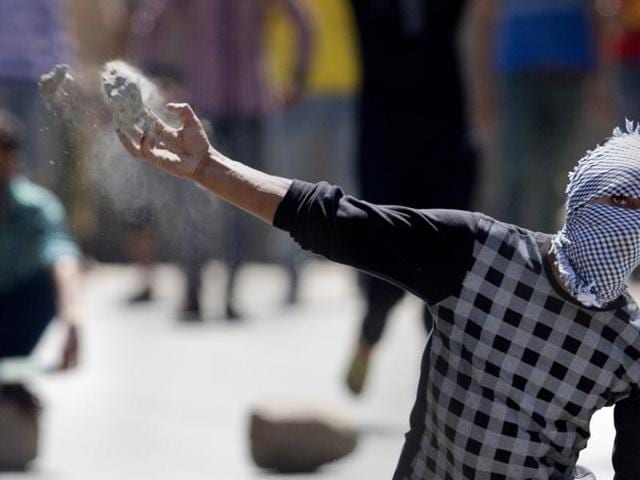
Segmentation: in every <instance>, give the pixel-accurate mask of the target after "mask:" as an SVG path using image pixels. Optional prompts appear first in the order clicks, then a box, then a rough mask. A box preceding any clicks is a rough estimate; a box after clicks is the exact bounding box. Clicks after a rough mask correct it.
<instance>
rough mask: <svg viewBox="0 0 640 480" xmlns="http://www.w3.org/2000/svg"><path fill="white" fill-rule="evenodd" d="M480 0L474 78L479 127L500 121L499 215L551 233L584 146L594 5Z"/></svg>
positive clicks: (588, 0) (595, 45)
mask: <svg viewBox="0 0 640 480" xmlns="http://www.w3.org/2000/svg"><path fill="white" fill-rule="evenodd" d="M474 3H475V7H476V11H475V14H474V17H475V21H474V22H473V23H474V27H473V28H474V32H473V34H472V36H473V40H472V48H474V52H473V55H472V58H473V59H474V63H475V68H474V70H472V74H471V79H472V80H475V83H476V91H477V92H478V110H479V111H478V114H479V121H478V123H479V126H480V128H483V129H488V130H492V128H493V126H494V124H495V130H496V132H495V134H496V137H497V142H498V147H497V151H498V153H497V155H498V157H499V160H498V161H499V168H498V170H499V171H498V172H497V173H498V175H497V176H498V177H499V179H500V180H499V182H498V184H499V185H500V190H501V193H500V194H499V195H498V197H499V198H498V206H497V215H498V217H499V218H501V219H502V220H505V221H507V222H510V223H515V224H518V225H521V226H523V227H526V228H530V229H532V230H537V231H542V232H548V233H553V232H554V231H555V230H556V229H557V227H558V225H559V219H558V212H559V210H560V208H561V207H562V205H563V201H564V198H563V197H564V186H565V184H566V174H567V172H568V171H569V170H570V168H571V167H572V165H573V153H574V152H577V151H581V150H577V149H578V148H580V146H579V145H576V143H580V142H579V140H581V138H580V137H579V136H578V134H579V131H580V128H579V127H580V126H581V125H582V123H581V119H582V118H583V115H584V107H585V102H586V100H587V98H588V97H589V96H588V95H587V89H588V87H589V86H590V85H588V81H589V80H593V79H595V74H596V73H597V72H598V69H597V66H598V61H599V53H600V47H599V46H600V43H599V35H598V33H599V32H598V31H599V28H600V27H599V23H600V20H599V19H600V16H599V15H597V14H596V10H595V8H594V7H595V3H596V2H594V1H593V0H486V1H478V2H474ZM602 85H603V83H602V82H599V81H594V82H593V86H598V87H600V86H602ZM596 93H597V94H598V95H600V93H601V92H597V89H594V90H592V91H591V93H590V96H591V97H594V98H595V96H596ZM489 135H490V134H489ZM549 179H551V180H549Z"/></svg>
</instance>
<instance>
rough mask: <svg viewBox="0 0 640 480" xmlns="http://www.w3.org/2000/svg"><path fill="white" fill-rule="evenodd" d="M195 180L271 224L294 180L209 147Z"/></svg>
mask: <svg viewBox="0 0 640 480" xmlns="http://www.w3.org/2000/svg"><path fill="white" fill-rule="evenodd" d="M195 180H196V181H197V182H198V183H199V184H200V185H202V186H203V187H204V188H206V189H207V190H209V191H211V192H213V193H215V194H216V195H217V196H219V197H220V198H222V199H223V200H225V201H227V202H229V203H231V204H232V205H235V206H236V207H238V208H241V209H243V210H245V211H246V212H248V213H250V214H252V215H254V216H256V217H258V218H260V219H261V220H263V221H265V222H267V223H269V224H273V219H274V216H275V213H276V210H277V209H278V205H280V202H281V201H282V199H283V198H284V196H285V194H286V193H287V190H288V189H289V186H290V185H291V182H292V181H291V180H290V179H286V178H282V177H277V176H274V175H269V174H267V173H264V172H261V171H259V170H256V169H254V168H251V167H248V166H246V165H244V164H242V163H240V162H236V161H234V160H231V159H230V158H227V157H225V156H224V155H222V154H220V153H219V152H217V151H216V150H214V149H210V150H209V154H208V158H207V159H206V160H205V161H204V162H203V163H202V164H201V167H200V168H199V169H198V172H197V174H196V176H195Z"/></svg>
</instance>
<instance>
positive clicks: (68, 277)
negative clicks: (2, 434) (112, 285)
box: [0, 110, 81, 382]
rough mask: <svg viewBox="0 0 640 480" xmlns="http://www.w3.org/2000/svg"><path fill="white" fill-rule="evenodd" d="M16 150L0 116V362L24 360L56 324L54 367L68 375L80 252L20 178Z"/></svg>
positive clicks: (47, 199)
mask: <svg viewBox="0 0 640 480" xmlns="http://www.w3.org/2000/svg"><path fill="white" fill-rule="evenodd" d="M21 144H22V135H21V132H20V126H19V124H18V121H17V120H16V119H15V118H14V117H13V116H12V115H11V114H9V113H8V112H4V111H1V110H0V362H3V361H6V360H7V359H12V358H24V357H28V356H29V355H30V354H31V353H32V352H33V350H34V349H35V347H36V345H37V344H38V341H39V340H40V338H41V336H42V334H43V333H44V331H45V329H46V328H47V326H48V325H49V324H50V323H51V321H52V320H53V319H54V318H58V319H59V320H60V321H61V322H63V323H64V324H65V326H66V335H65V341H64V343H63V351H62V354H61V358H60V362H59V365H58V367H59V368H61V369H69V368H72V367H75V366H76V364H77V362H78V350H79V323H80V317H81V313H80V308H79V304H78V290H79V287H80V280H79V275H80V273H79V272H80V262H79V260H80V252H79V250H78V247H77V246H76V245H75V243H74V241H73V240H72V239H71V236H70V235H69V233H68V231H67V227H66V224H65V212H64V209H63V207H62V205H61V204H60V202H59V201H58V199H57V198H56V197H55V196H54V195H53V194H52V193H50V192H48V191H47V190H45V189H43V188H42V187H39V186H37V185H35V184H34V183H32V182H31V181H29V180H28V179H27V178H25V177H24V176H22V175H21V174H20V150H21ZM0 382H1V379H0Z"/></svg>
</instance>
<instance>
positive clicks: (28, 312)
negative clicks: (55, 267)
mask: <svg viewBox="0 0 640 480" xmlns="http://www.w3.org/2000/svg"><path fill="white" fill-rule="evenodd" d="M55 314H56V295H55V287H54V285H53V279H52V277H51V272H50V271H49V270H42V271H40V272H38V273H37V274H35V275H33V276H32V277H31V278H29V279H27V280H25V281H23V282H22V283H21V284H20V285H18V286H16V287H14V288H13V289H11V290H10V291H8V292H3V293H0V359H1V358H11V357H27V356H29V355H30V354H31V353H32V352H33V350H34V349H35V347H36V345H37V344H38V341H39V340H40V338H41V337H42V334H43V333H44V331H45V330H46V328H47V326H48V325H49V323H50V322H51V320H52V319H53V317H54V316H55Z"/></svg>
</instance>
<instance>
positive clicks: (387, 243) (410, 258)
mask: <svg viewBox="0 0 640 480" xmlns="http://www.w3.org/2000/svg"><path fill="white" fill-rule="evenodd" d="M477 223H478V215H477V214H472V213H468V212H460V211H453V210H416V209H411V208H406V207H399V206H383V205H374V204H371V203H368V202H364V201H361V200H358V199H356V198H353V197H351V196H347V195H345V194H344V193H343V192H342V190H341V189H340V188H338V187H335V186H331V185H329V184H327V183H319V184H315V185H314V184H309V183H304V182H299V181H296V182H294V183H293V185H292V186H291V188H290V189H289V191H288V192H287V195H286V196H285V198H284V199H283V201H282V203H281V204H280V206H279V208H278V211H277V213H276V217H275V220H274V225H275V226H276V227H278V228H281V229H283V230H286V231H288V232H289V233H290V235H291V236H292V238H293V239H294V240H295V241H296V242H298V243H299V244H300V246H301V247H302V248H304V249H305V250H310V251H312V252H314V253H317V254H320V255H322V256H324V257H326V258H328V259H330V260H333V261H336V262H339V263H343V264H346V265H350V266H352V267H355V268H357V269H360V270H363V271H366V272H367V273H371V274H373V275H376V276H378V277H381V278H384V279H385V280H389V281H391V282H393V283H395V284H396V285H398V286H400V287H402V288H404V289H406V290H409V291H411V292H413V293H415V294H416V295H418V296H419V297H421V298H423V299H425V300H427V301H428V302H430V303H435V302H437V301H439V300H441V299H442V298H445V297H446V296H448V295H450V294H451V293H453V291H455V289H457V288H458V287H459V285H460V282H461V281H462V279H463V278H464V275H465V274H466V272H467V270H468V268H469V266H470V265H471V264H472V261H473V244H474V239H475V230H476V226H477Z"/></svg>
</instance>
